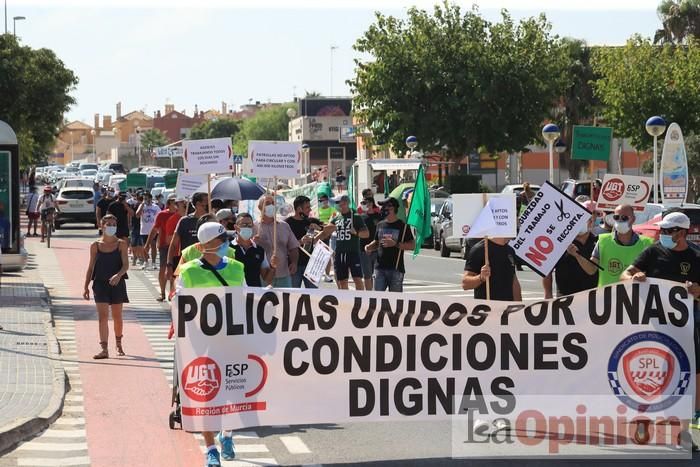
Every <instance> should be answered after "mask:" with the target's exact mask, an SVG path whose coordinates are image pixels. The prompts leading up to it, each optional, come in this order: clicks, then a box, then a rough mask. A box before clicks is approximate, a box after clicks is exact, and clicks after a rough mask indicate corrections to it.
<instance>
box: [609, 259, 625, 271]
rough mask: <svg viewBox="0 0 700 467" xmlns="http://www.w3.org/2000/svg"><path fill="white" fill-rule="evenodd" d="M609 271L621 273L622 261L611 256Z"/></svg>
mask: <svg viewBox="0 0 700 467" xmlns="http://www.w3.org/2000/svg"><path fill="white" fill-rule="evenodd" d="M608 271H610V273H611V274H619V273H621V272H622V261H620V260H619V259H617V258H610V261H608Z"/></svg>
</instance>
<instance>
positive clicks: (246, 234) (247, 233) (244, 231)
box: [238, 227, 253, 240]
mask: <svg viewBox="0 0 700 467" xmlns="http://www.w3.org/2000/svg"><path fill="white" fill-rule="evenodd" d="M238 236H239V237H241V238H242V239H243V240H249V239H250V237H252V236H253V228H252V227H241V231H240V232H238Z"/></svg>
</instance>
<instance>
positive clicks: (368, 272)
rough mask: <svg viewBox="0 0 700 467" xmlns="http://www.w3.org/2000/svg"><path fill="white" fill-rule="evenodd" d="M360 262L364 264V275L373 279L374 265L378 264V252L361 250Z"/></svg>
mask: <svg viewBox="0 0 700 467" xmlns="http://www.w3.org/2000/svg"><path fill="white" fill-rule="evenodd" d="M360 264H361V265H362V277H363V278H365V279H371V278H372V274H374V266H375V265H376V264H377V252H376V251H373V252H371V253H365V252H364V251H360Z"/></svg>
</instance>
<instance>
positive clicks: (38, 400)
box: [0, 256, 65, 455]
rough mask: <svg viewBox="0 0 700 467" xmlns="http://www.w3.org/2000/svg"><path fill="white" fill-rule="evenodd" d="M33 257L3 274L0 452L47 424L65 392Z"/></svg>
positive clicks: (0, 290) (0, 297) (0, 294)
mask: <svg viewBox="0 0 700 467" xmlns="http://www.w3.org/2000/svg"><path fill="white" fill-rule="evenodd" d="M32 260H33V258H32V257H31V256H30V258H29V265H28V267H27V269H25V270H24V271H22V272H18V273H4V274H3V275H2V276H0V281H1V282H0V326H2V327H3V328H4V330H1V331H0V455H2V454H3V453H5V452H7V451H9V450H11V449H13V447H14V446H16V445H17V444H18V443H19V442H21V441H23V440H25V439H27V438H30V437H32V436H34V435H35V434H36V433H38V432H40V431H42V430H44V429H46V428H48V426H49V425H50V424H51V423H52V422H53V421H54V420H55V419H56V418H58V416H59V415H60V413H61V409H62V407H63V398H64V395H65V372H64V369H63V365H62V363H61V361H60V359H59V356H58V355H59V353H60V350H59V346H58V342H57V340H56V336H55V334H54V329H53V323H52V320H51V312H50V309H49V298H48V294H47V292H46V289H45V287H44V284H43V283H42V281H41V279H40V277H39V274H38V271H37V270H36V269H35V266H32Z"/></svg>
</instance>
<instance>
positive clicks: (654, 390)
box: [622, 347, 675, 401]
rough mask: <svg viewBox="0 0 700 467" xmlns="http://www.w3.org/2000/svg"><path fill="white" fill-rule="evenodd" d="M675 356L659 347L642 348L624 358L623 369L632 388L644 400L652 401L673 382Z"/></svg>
mask: <svg viewBox="0 0 700 467" xmlns="http://www.w3.org/2000/svg"><path fill="white" fill-rule="evenodd" d="M674 366H675V365H674V358H673V356H672V355H671V354H670V353H669V352H667V351H665V350H662V349H659V348H657V347H642V348H638V349H635V350H633V351H632V352H629V353H628V354H626V355H625V356H624V357H623V358H622V368H623V371H624V374H625V379H626V380H627V384H629V385H630V388H632V390H633V391H634V392H635V393H636V394H637V395H638V396H640V397H641V398H642V399H644V400H647V401H652V400H654V399H655V398H656V397H658V396H659V395H660V394H663V393H664V390H665V389H666V388H667V387H668V384H669V383H670V382H671V376H673V371H674Z"/></svg>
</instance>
